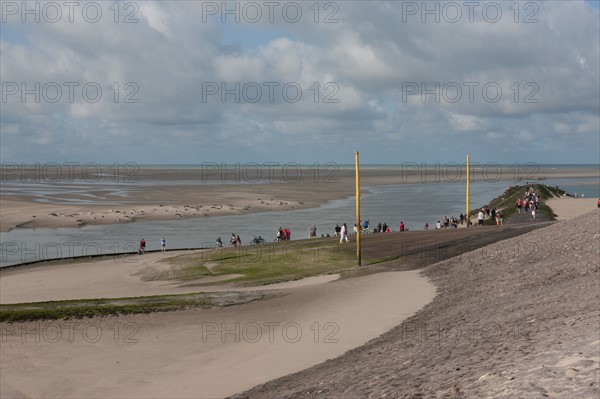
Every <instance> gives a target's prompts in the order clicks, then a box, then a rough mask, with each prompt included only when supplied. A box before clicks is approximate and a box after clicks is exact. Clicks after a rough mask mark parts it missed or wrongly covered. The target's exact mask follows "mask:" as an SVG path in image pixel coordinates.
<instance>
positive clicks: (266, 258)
mask: <svg viewBox="0 0 600 399" xmlns="http://www.w3.org/2000/svg"><path fill="white" fill-rule="evenodd" d="M354 250H355V247H354V245H350V244H347V245H340V244H339V242H338V241H337V240H336V239H313V240H300V241H295V242H290V243H269V244H263V245H250V246H243V247H237V248H220V249H218V250H213V251H210V252H206V253H203V254H201V255H195V258H189V259H188V260H187V261H188V263H187V264H186V265H183V266H182V267H180V268H179V271H178V274H179V275H178V276H177V278H178V279H180V280H182V281H185V280H189V279H192V277H194V276H204V275H205V271H206V270H208V271H209V273H210V275H211V276H222V275H231V274H237V275H241V276H240V277H236V278H234V279H232V280H227V281H228V282H234V283H237V284H239V285H261V284H272V283H277V282H282V281H291V280H298V279H301V278H305V277H310V276H315V275H322V274H331V273H337V272H340V271H342V270H345V269H348V268H349V267H353V261H354V259H355V254H354ZM186 256H189V255H186ZM199 258H200V259H199ZM166 261H169V262H170V260H166Z"/></svg>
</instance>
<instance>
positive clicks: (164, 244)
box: [137, 237, 167, 255]
mask: <svg viewBox="0 0 600 399" xmlns="http://www.w3.org/2000/svg"><path fill="white" fill-rule="evenodd" d="M160 250H161V252H166V250H167V240H165V237H161V238H160ZM137 252H138V255H143V254H145V253H146V240H144V239H143V238H142V239H141V240H140V246H139V247H138V251H137Z"/></svg>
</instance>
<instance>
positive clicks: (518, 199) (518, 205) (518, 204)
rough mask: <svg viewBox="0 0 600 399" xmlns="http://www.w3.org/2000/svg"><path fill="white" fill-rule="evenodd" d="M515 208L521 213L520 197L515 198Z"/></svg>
mask: <svg viewBox="0 0 600 399" xmlns="http://www.w3.org/2000/svg"><path fill="white" fill-rule="evenodd" d="M517 209H518V210H519V213H521V198H517Z"/></svg>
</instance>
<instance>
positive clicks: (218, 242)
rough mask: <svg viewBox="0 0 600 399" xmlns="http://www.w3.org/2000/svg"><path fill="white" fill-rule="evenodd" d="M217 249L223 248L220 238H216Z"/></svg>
mask: <svg viewBox="0 0 600 399" xmlns="http://www.w3.org/2000/svg"><path fill="white" fill-rule="evenodd" d="M217 248H223V241H222V240H221V237H219V238H217Z"/></svg>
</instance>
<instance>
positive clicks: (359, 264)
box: [354, 151, 361, 266]
mask: <svg viewBox="0 0 600 399" xmlns="http://www.w3.org/2000/svg"><path fill="white" fill-rule="evenodd" d="M354 158H355V162H356V259H357V261H358V266H361V257H360V176H359V166H358V151H356V152H355V153H354Z"/></svg>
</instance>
